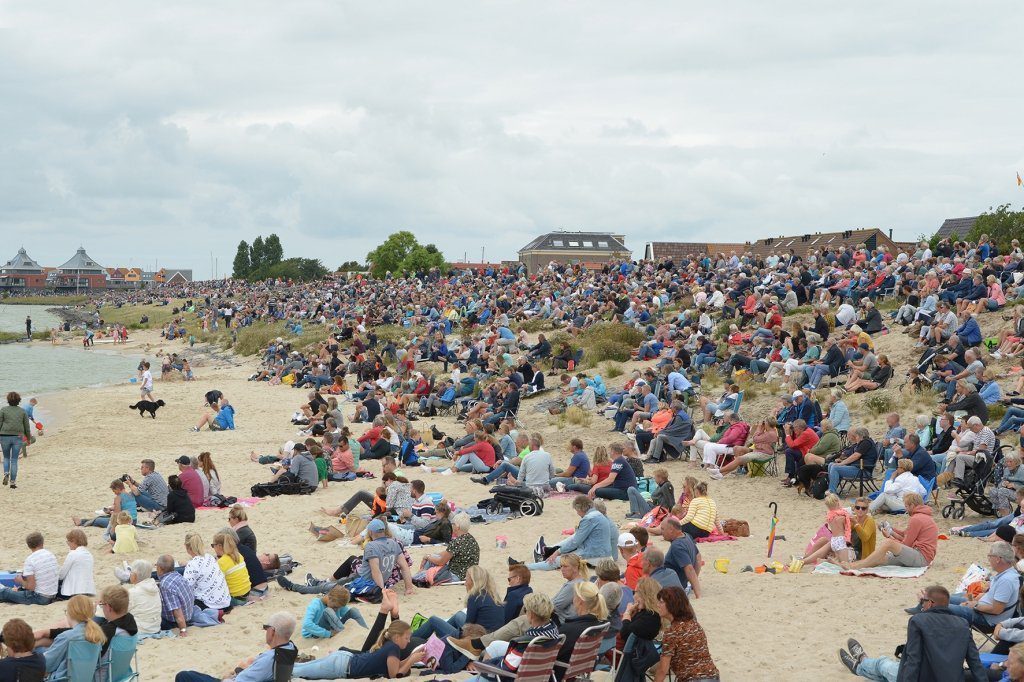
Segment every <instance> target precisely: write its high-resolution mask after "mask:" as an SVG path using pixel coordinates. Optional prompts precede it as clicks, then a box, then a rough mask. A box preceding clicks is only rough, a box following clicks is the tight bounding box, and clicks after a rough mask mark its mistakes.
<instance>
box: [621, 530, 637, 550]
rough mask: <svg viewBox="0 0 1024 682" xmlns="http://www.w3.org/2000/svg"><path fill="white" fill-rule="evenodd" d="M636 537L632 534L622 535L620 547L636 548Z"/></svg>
mask: <svg viewBox="0 0 1024 682" xmlns="http://www.w3.org/2000/svg"><path fill="white" fill-rule="evenodd" d="M636 546H637V541H636V537H634V536H633V534H632V533H622V534H621V535H619V547H636Z"/></svg>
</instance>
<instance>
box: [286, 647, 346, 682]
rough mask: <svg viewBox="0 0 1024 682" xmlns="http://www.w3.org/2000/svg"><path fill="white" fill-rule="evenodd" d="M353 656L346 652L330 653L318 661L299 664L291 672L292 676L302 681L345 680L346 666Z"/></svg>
mask: <svg viewBox="0 0 1024 682" xmlns="http://www.w3.org/2000/svg"><path fill="white" fill-rule="evenodd" d="M354 655H355V654H351V653H349V652H347V651H332V652H331V653H330V654H329V655H328V656H326V657H325V658H321V659H320V660H318V661H310V662H309V663H299V664H298V665H296V666H295V668H294V669H293V670H292V676H293V677H301V678H302V679H304V680H336V679H345V678H347V677H348V666H349V664H350V663H351V662H352V657H353V656H354Z"/></svg>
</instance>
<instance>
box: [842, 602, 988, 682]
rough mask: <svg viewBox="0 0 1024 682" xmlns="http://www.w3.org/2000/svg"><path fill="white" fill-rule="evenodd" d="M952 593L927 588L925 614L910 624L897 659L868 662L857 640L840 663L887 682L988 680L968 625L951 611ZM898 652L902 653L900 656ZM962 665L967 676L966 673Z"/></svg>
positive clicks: (849, 642) (843, 654) (922, 613)
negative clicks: (899, 656) (901, 651)
mask: <svg viewBox="0 0 1024 682" xmlns="http://www.w3.org/2000/svg"><path fill="white" fill-rule="evenodd" d="M948 607H949V592H948V591H947V590H946V588H944V587H941V586H939V585H933V586H932V587H929V588H927V589H926V590H925V599H924V601H923V603H922V605H921V609H922V611H921V613H918V614H916V615H915V616H913V617H912V618H911V619H910V622H909V623H908V624H907V643H906V644H905V645H904V646H903V647H902V649H903V654H902V657H901V658H900V659H899V660H896V659H895V658H891V657H888V656H883V657H881V658H868V657H867V654H865V653H864V648H863V647H862V646H861V645H860V643H859V642H858V641H857V640H855V639H850V640H848V641H847V646H848V647H849V649H850V650H849V651H846V650H845V649H840V650H839V660H841V661H842V662H843V664H844V665H845V666H846V667H847V668H848V669H849V670H850V672H851V673H853V674H854V675H858V676H860V677H865V678H867V679H869V680H886V682H917V681H921V682H925V681H927V682H961V680H964V679H968V680H973V681H974V682H985V681H986V680H988V675H987V673H986V672H985V668H984V666H982V664H981V658H980V657H979V656H978V647H977V646H975V644H974V639H972V638H971V629H970V627H969V626H968V625H967V621H965V620H964V619H963V618H961V617H959V616H957V615H955V614H954V613H952V612H951V611H950V610H949V608H948ZM897 653H898V652H897ZM964 664H966V665H967V668H968V670H967V673H966V676H965V673H964Z"/></svg>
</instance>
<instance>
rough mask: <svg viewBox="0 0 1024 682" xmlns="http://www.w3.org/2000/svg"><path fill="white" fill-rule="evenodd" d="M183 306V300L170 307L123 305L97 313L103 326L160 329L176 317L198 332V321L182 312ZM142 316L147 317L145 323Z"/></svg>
mask: <svg viewBox="0 0 1024 682" xmlns="http://www.w3.org/2000/svg"><path fill="white" fill-rule="evenodd" d="M183 304H184V300H181V301H172V302H171V304H170V305H152V304H150V305H124V306H121V307H120V308H118V307H116V306H103V307H102V308H100V310H99V312H100V318H102V320H103V323H104V324H123V325H124V326H126V327H128V328H129V329H154V328H160V327H163V326H164V325H166V324H167V323H168V322H171V321H172V320H174V319H175V318H176V317H182V318H184V319H185V326H186V327H193V326H195V327H196V330H198V324H199V321H198V320H197V319H196V317H195V314H194V313H186V312H183V311H182V308H181V306H182V305H183ZM175 308H178V312H177V314H175V312H174V309H175ZM144 315H145V316H147V317H149V321H148V322H146V323H142V322H141V320H142V317H143V316H144Z"/></svg>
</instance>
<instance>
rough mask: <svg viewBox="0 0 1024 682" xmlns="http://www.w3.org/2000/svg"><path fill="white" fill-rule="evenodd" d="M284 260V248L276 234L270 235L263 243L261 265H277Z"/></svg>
mask: <svg viewBox="0 0 1024 682" xmlns="http://www.w3.org/2000/svg"><path fill="white" fill-rule="evenodd" d="M283 260H284V247H283V246H281V240H280V238H278V236H277V235H276V234H273V233H271V234H270V236H269V237H267V238H266V240H264V242H263V265H264V266H267V267H269V266H271V265H277V264H278V263H280V262H281V261H283Z"/></svg>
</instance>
